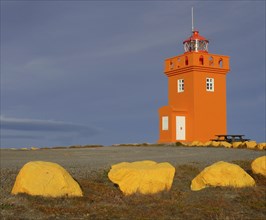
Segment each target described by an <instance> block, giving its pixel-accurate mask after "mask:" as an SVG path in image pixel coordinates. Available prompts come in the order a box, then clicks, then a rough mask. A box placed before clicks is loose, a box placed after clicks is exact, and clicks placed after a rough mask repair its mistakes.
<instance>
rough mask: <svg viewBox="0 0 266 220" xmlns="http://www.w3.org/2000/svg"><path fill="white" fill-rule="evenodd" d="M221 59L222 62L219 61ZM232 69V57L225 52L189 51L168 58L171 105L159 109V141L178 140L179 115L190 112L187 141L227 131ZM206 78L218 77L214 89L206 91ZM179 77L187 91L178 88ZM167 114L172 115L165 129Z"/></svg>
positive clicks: (187, 119)
mask: <svg viewBox="0 0 266 220" xmlns="http://www.w3.org/2000/svg"><path fill="white" fill-rule="evenodd" d="M210 58H212V59H210ZM200 59H203V63H202V62H201V61H200ZM221 59H222V64H223V65H222V66H220V63H219V60H221ZM186 60H187V62H186ZM211 61H212V62H211ZM228 71H229V57H228V56H223V55H217V54H208V53H204V52H203V53H201V52H189V53H185V54H183V55H180V56H176V57H172V58H168V59H166V60H165V74H166V75H167V77H168V99H169V100H168V104H169V106H164V107H162V108H161V109H160V110H159V117H160V118H159V121H160V123H159V126H160V129H159V133H160V137H159V142H176V127H175V126H176V122H175V117H176V116H186V141H187V142H190V141H193V140H199V141H208V140H210V139H212V138H214V135H215V134H226V73H227V72H228ZM206 78H213V79H214V92H207V91H206ZM178 79H184V83H185V90H184V92H181V93H178V92H177V80H178ZM163 114H164V115H166V114H167V115H168V116H169V130H168V131H162V130H161V126H162V125H161V116H163Z"/></svg>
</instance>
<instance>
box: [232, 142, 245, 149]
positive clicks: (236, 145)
mask: <svg viewBox="0 0 266 220" xmlns="http://www.w3.org/2000/svg"><path fill="white" fill-rule="evenodd" d="M232 146H233V148H242V147H243V143H242V142H240V141H237V142H233V144H232Z"/></svg>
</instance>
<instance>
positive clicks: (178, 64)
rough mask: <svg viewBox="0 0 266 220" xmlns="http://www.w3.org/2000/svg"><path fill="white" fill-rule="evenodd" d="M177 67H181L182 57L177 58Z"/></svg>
mask: <svg viewBox="0 0 266 220" xmlns="http://www.w3.org/2000/svg"><path fill="white" fill-rule="evenodd" d="M177 67H178V68H179V67H180V57H178V58H177Z"/></svg>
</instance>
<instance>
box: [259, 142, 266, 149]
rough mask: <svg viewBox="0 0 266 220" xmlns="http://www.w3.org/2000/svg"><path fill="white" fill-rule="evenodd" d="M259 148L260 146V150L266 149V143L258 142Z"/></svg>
mask: <svg viewBox="0 0 266 220" xmlns="http://www.w3.org/2000/svg"><path fill="white" fill-rule="evenodd" d="M257 148H258V149H259V150H264V149H266V143H258V144H257Z"/></svg>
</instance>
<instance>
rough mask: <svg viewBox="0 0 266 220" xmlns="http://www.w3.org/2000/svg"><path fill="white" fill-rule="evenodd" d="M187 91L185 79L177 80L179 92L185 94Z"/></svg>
mask: <svg viewBox="0 0 266 220" xmlns="http://www.w3.org/2000/svg"><path fill="white" fill-rule="evenodd" d="M184 91H185V81H184V79H178V80H177V92H178V93H179V92H184Z"/></svg>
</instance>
